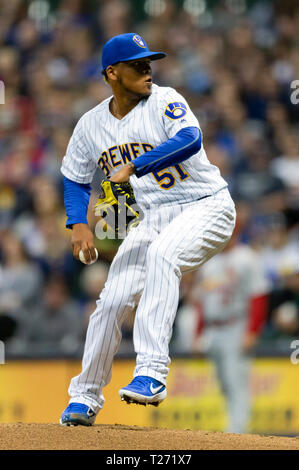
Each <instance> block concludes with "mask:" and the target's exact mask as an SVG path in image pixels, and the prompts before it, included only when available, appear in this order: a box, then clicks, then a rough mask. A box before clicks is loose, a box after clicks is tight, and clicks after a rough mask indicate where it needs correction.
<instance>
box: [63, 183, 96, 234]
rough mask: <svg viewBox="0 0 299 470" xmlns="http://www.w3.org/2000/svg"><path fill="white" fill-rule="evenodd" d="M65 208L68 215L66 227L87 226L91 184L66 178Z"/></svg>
mask: <svg viewBox="0 0 299 470" xmlns="http://www.w3.org/2000/svg"><path fill="white" fill-rule="evenodd" d="M63 183H64V207H65V211H66V215H67V221H66V227H67V228H72V226H73V225H74V224H87V210H88V204H89V198H90V192H91V187H90V184H81V183H76V182H75V181H72V180H69V179H68V178H66V177H64V179H63Z"/></svg>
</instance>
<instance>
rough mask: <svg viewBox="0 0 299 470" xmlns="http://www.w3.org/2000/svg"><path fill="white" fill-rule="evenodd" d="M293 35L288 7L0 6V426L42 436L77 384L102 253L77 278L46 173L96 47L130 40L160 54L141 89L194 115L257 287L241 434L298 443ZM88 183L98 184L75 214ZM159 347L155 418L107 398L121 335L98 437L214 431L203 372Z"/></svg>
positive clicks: (219, 408) (207, 373)
mask: <svg viewBox="0 0 299 470" xmlns="http://www.w3.org/2000/svg"><path fill="white" fill-rule="evenodd" d="M298 30H299V9H298V4H297V2H296V0H294V1H292V0H285V1H284V2H279V1H270V0H269V1H254V0H252V1H245V0H227V1H225V0H223V1H222V0H219V1H217V0H214V1H208V0H206V1H205V0H189V1H188V0H185V1H184V0H179V1H174V0H173V1H171V0H147V1H144V0H135V1H133V0H132V1H124V0H109V1H97V0H94V1H86V0H85V1H80V0H61V1H59V0H57V1H50V0H33V1H25V0H10V2H6V1H4V0H1V1H0V79H1V80H2V82H3V84H4V87H5V104H2V105H0V334H1V340H2V341H3V342H4V345H5V364H3V365H1V366H0V382H1V388H0V422H22V421H23V422H32V421H34V422H56V421H57V420H58V417H59V415H60V412H61V410H62V409H63V408H64V406H65V404H66V400H67V386H68V383H69V380H70V378H71V377H72V376H73V375H74V374H75V373H77V372H78V371H79V369H80V359H81V356H82V350H83V344H84V335H85V331H86V326H87V321H88V316H89V314H90V313H91V312H92V310H93V306H94V302H95V300H96V298H97V296H98V293H99V291H100V290H101V288H102V286H103V283H104V282H105V277H106V275H107V269H108V267H109V263H110V262H111V260H112V258H113V256H114V254H115V251H116V249H117V246H118V243H117V242H115V241H113V240H102V241H101V240H97V239H96V245H97V247H98V250H99V252H100V262H98V263H97V264H96V265H94V266H92V267H87V268H86V267H84V266H83V265H82V264H81V263H79V262H77V261H76V260H75V259H73V257H72V254H71V251H70V243H69V237H70V233H69V232H68V231H67V230H66V229H65V228H64V225H65V214H64V209H63V187H62V177H61V174H60V172H59V169H60V164H61V159H62V157H63V155H64V152H65V148H66V145H67V143H68V140H69V138H70V135H71V132H72V129H73V127H74V125H75V123H76V122H77V120H78V118H79V117H80V116H81V115H82V114H83V113H84V112H85V111H87V110H88V109H90V108H91V107H93V106H95V105H96V104H97V103H98V102H99V101H101V100H102V99H104V98H106V97H107V96H109V95H110V92H109V89H108V87H107V86H106V85H105V84H104V82H103V80H102V77H101V76H100V53H101V48H102V46H103V44H104V42H105V41H106V40H107V39H108V38H110V37H111V36H113V35H115V34H119V33H123V32H128V31H135V32H137V33H139V34H141V35H142V36H143V37H144V38H145V39H146V40H147V42H148V43H149V44H150V46H151V48H152V49H153V50H165V51H166V52H167V53H168V58H167V60H165V61H161V62H157V63H155V64H154V66H153V70H154V81H155V82H156V83H158V84H161V85H169V86H173V87H175V88H176V89H177V90H178V91H179V92H181V93H182V94H183V95H184V96H185V97H186V99H187V100H188V102H189V103H190V105H191V107H192V109H193V110H194V112H195V114H196V115H197V117H198V119H199V122H200V124H201V127H202V129H203V135H204V143H205V148H206V151H207V154H208V157H209V159H210V160H211V162H212V163H215V164H217V165H218V166H219V168H220V170H221V173H222V175H223V176H224V178H225V179H226V180H227V181H228V183H229V186H230V190H231V192H232V195H233V197H234V200H235V202H236V205H237V210H238V227H239V230H240V233H241V236H242V241H243V242H244V243H248V244H250V245H251V246H252V247H254V249H255V250H257V251H258V253H259V254H260V256H261V259H262V260H263V263H264V269H265V273H266V275H267V276H268V279H269V282H270V283H271V286H272V289H271V299H273V308H272V309H271V308H270V309H269V312H268V316H267V322H266V324H265V326H264V328H263V332H262V335H261V337H260V340H259V343H258V346H257V348H256V349H255V352H254V354H255V358H254V363H253V369H252V379H251V387H252V394H253V413H252V421H251V424H250V430H251V431H252V432H258V433H272V434H273V433H274V434H275V433H276V434H285V435H287V434H288V435H291V434H298V431H299V399H298V385H299V383H298V381H299V379H298V376H299V375H298V368H299V364H298V365H296V364H295V363H292V362H291V361H290V355H291V353H292V349H291V343H292V341H294V340H296V339H299V313H298V304H299V295H298V293H299V285H298V269H299V263H298V259H296V253H297V254H298V251H299V250H298V238H299V237H298V220H299V218H298V214H299V202H298V201H299V199H298V195H299V151H298V120H299V110H298V104H296V103H294V102H293V101H292V100H291V95H292V92H293V90H292V88H291V84H292V82H293V81H294V80H296V78H297V79H299V39H298ZM98 183H99V175H97V177H96V178H95V181H94V185H93V187H94V191H93V194H92V198H91V205H90V206H91V207H92V205H93V204H92V203H93V201H94V200H95V197H96V188H97V185H98ZM89 222H90V225H91V227H94V226H95V223H96V220H95V219H94V217H93V214H92V212H91V211H90V213H89ZM284 253H286V255H289V254H294V256H291V259H290V257H288V256H287V257H286V258H285V259H284V258H283V254H284ZM273 259H275V260H278V261H277V263H276V264H275V266H273V262H272V261H273ZM289 276H291V277H292V280H293V282H292V289H291V297H288V309H287V310H284V313H283V314H282V315H281V316H280V317H279V316H277V315H275V314H274V312H275V311H276V308H277V306H278V304H277V298H278V297H279V296H278V293H281V292H284V293H285V290H286V287H288V293H289V290H290V289H289V286H286V279H289ZM290 299H291V300H290ZM184 302H186V300H185V299H184V296H183V293H182V298H181V304H180V305H181V306H182V305H184ZM275 302H276V303H275ZM271 305H272V304H271ZM175 337H176V326H175V328H174V341H173V342H172V344H171V353H172V358H173V363H172V366H171V372H170V377H169V384H168V390H169V399H168V400H167V402H165V405H163V408H162V407H161V408H159V409H157V410H148V409H143V407H142V409H141V410H140V409H138V408H136V407H134V408H132V407H125V406H124V405H122V404H121V403H120V402H119V400H118V397H117V393H116V391H117V389H118V388H119V387H120V386H122V385H123V384H124V383H126V382H127V381H128V378H129V377H130V375H131V373H132V368H133V364H134V359H133V358H134V355H133V349H132V342H131V339H132V323H129V322H128V323H127V324H126V325H125V326H124V330H123V343H122V346H121V349H120V351H119V354H118V359H117V360H116V362H115V366H114V371H113V379H112V382H111V384H110V385H109V386H108V387H107V391H106V393H105V397H106V399H107V404H106V406H105V410H104V411H103V413H102V414H101V422H103V423H122V424H137V425H154V426H161V427H163V426H165V427H173V428H183V429H186V428H188V429H207V430H221V429H223V428H224V426H225V419H226V417H225V407H224V402H223V397H222V396H221V393H220V391H219V389H218V386H217V383H216V380H215V375H214V371H213V367H212V365H211V364H210V363H209V362H208V361H207V360H206V359H204V358H203V357H197V356H195V355H191V356H190V355H188V354H187V355H186V354H185V355H183V351H182V350H180V349H179V348H178V347H177V346H176V343H175ZM178 384H180V385H181V386H180V387H178ZM182 384H184V385H182ZM128 409H129V410H130V412H129V411H128ZM45 410H46V411H45Z"/></svg>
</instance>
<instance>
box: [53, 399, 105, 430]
mask: <svg viewBox="0 0 299 470" xmlns="http://www.w3.org/2000/svg"><path fill="white" fill-rule="evenodd" d="M96 416H97V415H96V413H95V412H94V411H93V410H92V409H91V408H89V407H88V406H87V405H83V404H82V403H70V404H69V406H68V407H67V408H66V409H65V410H64V412H63V413H62V415H61V418H60V424H62V426H78V424H81V425H82V426H91V425H92V424H93V423H94V422H95V420H96Z"/></svg>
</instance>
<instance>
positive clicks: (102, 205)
mask: <svg viewBox="0 0 299 470" xmlns="http://www.w3.org/2000/svg"><path fill="white" fill-rule="evenodd" d="M101 188H102V190H101V193H100V194H99V199H98V201H97V203H96V205H95V209H94V212H95V215H96V216H99V217H101V218H102V224H103V227H104V229H105V230H106V231H107V230H110V231H111V230H112V231H114V233H115V236H116V238H118V236H119V235H121V234H124V233H126V232H127V231H128V230H130V229H131V228H132V227H133V226H136V225H138V224H139V221H140V220H139V217H140V214H139V210H138V207H137V203H136V200H135V196H134V191H133V188H132V186H131V185H130V183H114V182H113V181H110V180H109V179H104V180H103V181H102V183H101Z"/></svg>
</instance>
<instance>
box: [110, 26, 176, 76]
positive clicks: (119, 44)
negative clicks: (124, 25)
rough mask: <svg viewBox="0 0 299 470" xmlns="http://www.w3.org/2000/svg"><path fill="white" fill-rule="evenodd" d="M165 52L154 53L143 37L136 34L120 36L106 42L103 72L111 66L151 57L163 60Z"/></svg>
mask: <svg viewBox="0 0 299 470" xmlns="http://www.w3.org/2000/svg"><path fill="white" fill-rule="evenodd" d="M166 55H167V54H165V52H152V51H150V50H149V48H148V46H147V44H146V42H145V41H144V39H142V37H141V36H139V35H138V34H135V33H126V34H119V35H118V36H114V37H113V38H112V39H109V41H107V42H106V44H105V45H104V48H103V53H102V71H104V70H105V69H106V68H107V67H108V66H109V65H113V64H116V63H117V62H125V61H127V60H133V59H142V58H143V57H150V58H151V60H157V59H163V57H166Z"/></svg>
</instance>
